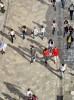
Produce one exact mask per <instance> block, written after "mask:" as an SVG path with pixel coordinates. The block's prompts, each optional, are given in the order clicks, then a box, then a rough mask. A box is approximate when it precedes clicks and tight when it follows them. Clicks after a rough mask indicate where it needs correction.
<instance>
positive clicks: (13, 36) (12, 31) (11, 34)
mask: <svg viewBox="0 0 74 100" xmlns="http://www.w3.org/2000/svg"><path fill="white" fill-rule="evenodd" d="M8 34H9V35H10V36H11V42H12V43H13V38H15V39H16V37H15V32H14V30H13V29H11V30H10V32H9V33H8Z"/></svg>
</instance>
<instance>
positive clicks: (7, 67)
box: [0, 0, 73, 100]
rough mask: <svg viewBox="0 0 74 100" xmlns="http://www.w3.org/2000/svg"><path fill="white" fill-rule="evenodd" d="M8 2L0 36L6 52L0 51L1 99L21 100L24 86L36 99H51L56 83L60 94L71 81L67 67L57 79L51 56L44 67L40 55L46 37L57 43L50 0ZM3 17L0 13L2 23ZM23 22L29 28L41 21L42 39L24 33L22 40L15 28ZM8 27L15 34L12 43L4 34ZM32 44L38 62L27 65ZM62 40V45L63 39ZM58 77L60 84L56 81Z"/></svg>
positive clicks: (54, 94)
mask: <svg viewBox="0 0 74 100" xmlns="http://www.w3.org/2000/svg"><path fill="white" fill-rule="evenodd" d="M9 5H10V9H9V13H8V18H7V23H6V27H5V30H4V31H5V34H4V35H3V41H4V42H5V43H7V44H8V46H7V49H6V53H5V54H4V55H2V54H0V97H1V99H2V98H3V100H6V98H7V99H8V100H14V99H13V98H19V97H20V99H19V100H24V99H23V96H25V95H26V90H27V88H28V87H30V88H31V89H32V90H33V93H35V94H36V95H37V96H38V98H39V100H45V99H47V100H49V99H50V100H55V99H56V96H57V95H58V94H57V93H58V92H57V87H58V86H59V85H62V87H63V88H62V89H63V93H64V95H66V94H65V92H66V91H67V92H68V91H69V90H70V88H71V87H70V85H71V81H73V77H72V75H71V74H72V73H73V72H72V71H73V70H72V69H71V68H68V69H67V72H66V73H65V75H64V76H65V77H64V79H63V80H62V81H60V79H59V77H60V74H59V73H58V72H57V71H56V70H57V67H56V65H55V64H54V62H53V58H51V59H49V61H48V65H47V67H46V66H45V65H44V60H43V55H42V49H43V48H44V47H47V41H48V39H50V38H53V40H54V42H55V45H58V41H57V34H55V35H54V36H53V35H52V34H51V22H52V20H53V19H55V20H56V19H57V17H56V12H54V10H53V7H52V3H51V2H50V0H45V1H44V0H15V1H14V0H10V1H9ZM68 5H69V4H68ZM68 5H66V6H68ZM64 13H65V16H66V17H67V16H69V15H68V11H67V10H65V11H64ZM3 19H4V15H2V14H1V16H0V23H2V22H3ZM70 23H71V21H70ZM24 24H25V25H26V26H27V27H28V28H30V29H32V28H33V27H34V26H37V27H39V26H40V25H42V24H43V25H44V26H45V27H46V36H45V38H44V40H42V39H41V38H40V37H36V38H35V40H34V39H32V37H30V36H26V39H25V40H23V39H22V35H21V32H20V30H19V27H21V26H22V25H24ZM10 28H13V29H14V30H15V33H16V40H14V43H13V44H12V43H11V41H10V37H9V36H8V35H7V33H8V31H9V29H10ZM32 43H33V44H34V45H35V47H36V50H37V56H38V58H37V59H38V61H37V62H34V63H33V64H31V65H30V45H31V44H32ZM64 43H65V44H66V41H65V38H64ZM65 54H66V53H65ZM67 54H68V51H67ZM70 67H71V66H70ZM68 72H70V73H71V74H69V73H68ZM58 80H59V81H60V82H61V83H62V84H60V83H58V82H59V81H58ZM66 97H67V96H66ZM66 99H67V98H66ZM66 99H65V100H66ZM67 100H68V99H67ZM69 100H70V99H69Z"/></svg>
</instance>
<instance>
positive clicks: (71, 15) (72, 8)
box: [68, 4, 74, 20]
mask: <svg viewBox="0 0 74 100" xmlns="http://www.w3.org/2000/svg"><path fill="white" fill-rule="evenodd" d="M68 9H69V12H70V19H71V20H72V19H73V12H74V5H73V4H71V5H70V7H69V8H68Z"/></svg>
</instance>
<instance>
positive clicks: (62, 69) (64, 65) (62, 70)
mask: <svg viewBox="0 0 74 100" xmlns="http://www.w3.org/2000/svg"><path fill="white" fill-rule="evenodd" d="M66 68H67V65H66V64H64V63H62V64H61V65H60V71H61V76H62V78H64V75H63V74H64V72H65V71H66Z"/></svg>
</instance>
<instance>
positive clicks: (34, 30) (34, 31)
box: [32, 27, 38, 39]
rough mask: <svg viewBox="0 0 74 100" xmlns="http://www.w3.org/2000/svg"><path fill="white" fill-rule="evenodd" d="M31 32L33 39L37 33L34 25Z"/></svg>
mask: <svg viewBox="0 0 74 100" xmlns="http://www.w3.org/2000/svg"><path fill="white" fill-rule="evenodd" d="M32 34H33V39H35V36H37V35H38V29H37V28H36V27H34V29H33V30H32Z"/></svg>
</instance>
